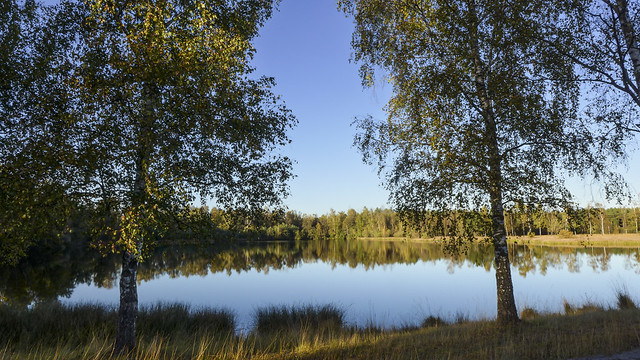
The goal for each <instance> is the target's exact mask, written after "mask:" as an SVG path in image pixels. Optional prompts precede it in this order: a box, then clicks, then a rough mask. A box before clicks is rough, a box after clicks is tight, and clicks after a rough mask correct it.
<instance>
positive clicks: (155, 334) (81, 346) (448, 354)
mask: <svg viewBox="0 0 640 360" xmlns="http://www.w3.org/2000/svg"><path fill="white" fill-rule="evenodd" d="M626 295H627V296H628V294H626ZM565 304H566V305H565V308H569V309H572V310H571V311H567V312H566V313H567V314H568V315H567V314H549V313H539V312H537V311H536V310H534V309H532V308H524V309H523V310H522V312H521V314H522V319H523V321H522V322H520V324H519V325H517V326H513V327H503V326H498V325H497V324H496V323H495V322H494V321H491V320H481V321H469V320H468V319H467V317H465V316H462V315H460V314H458V315H459V316H457V318H456V317H454V319H453V321H452V322H450V323H447V322H446V321H444V320H443V319H442V318H439V317H437V316H428V317H426V318H425V319H424V321H423V322H422V325H421V326H420V327H418V326H404V327H399V328H395V329H393V330H384V329H380V328H355V327H353V326H349V325H348V324H345V322H344V313H343V311H342V310H340V309H339V308H336V307H335V306H330V305H329V306H298V307H267V308H263V309H259V310H257V311H256V314H255V319H254V325H255V327H254V329H253V331H251V332H249V333H247V334H244V335H239V334H237V333H235V331H234V330H233V329H234V325H235V323H234V321H233V316H232V315H231V314H230V313H229V312H227V311H214V310H207V309H190V308H189V307H187V306H185V305H180V304H169V305H155V306H152V307H146V308H144V307H143V308H141V310H140V318H139V321H138V324H139V327H138V344H137V347H136V349H135V350H134V351H133V352H132V353H131V354H126V355H124V356H121V357H115V356H114V355H113V354H112V353H111V350H112V341H113V336H114V334H115V329H114V327H115V319H116V310H115V309H113V308H108V307H106V308H105V307H102V306H98V305H74V306H62V305H59V304H41V305H38V306H34V307H33V308H31V309H22V310H16V309H12V308H9V307H6V306H0V341H1V342H0V359H11V360H13V359H34V360H35V359H95V360H98V359H100V360H102V359H105V360H116V359H118V360H120V359H135V360H159V359H203V360H204V359H516V358H517V359H567V358H572V357H581V356H587V355H593V354H611V353H615V352H621V351H625V350H628V349H631V348H634V347H638V346H640V335H639V334H638V330H637V329H638V328H640V310H639V309H636V308H633V307H622V306H620V305H619V304H613V305H614V306H613V307H611V308H605V307H604V306H603V305H598V304H593V303H590V302H587V303H586V304H583V305H572V304H569V303H568V302H566V301H565ZM525 313H530V314H532V316H524V314H525Z"/></svg>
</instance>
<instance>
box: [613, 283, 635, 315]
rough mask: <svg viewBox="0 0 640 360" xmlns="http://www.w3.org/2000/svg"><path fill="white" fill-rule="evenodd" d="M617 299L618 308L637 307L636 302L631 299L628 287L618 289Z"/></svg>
mask: <svg viewBox="0 0 640 360" xmlns="http://www.w3.org/2000/svg"><path fill="white" fill-rule="evenodd" d="M616 300H617V305H618V309H620V310H625V309H637V308H638V307H637V306H636V303H635V302H634V301H633V299H631V296H630V295H629V292H628V290H627V289H626V288H620V289H618V290H616Z"/></svg>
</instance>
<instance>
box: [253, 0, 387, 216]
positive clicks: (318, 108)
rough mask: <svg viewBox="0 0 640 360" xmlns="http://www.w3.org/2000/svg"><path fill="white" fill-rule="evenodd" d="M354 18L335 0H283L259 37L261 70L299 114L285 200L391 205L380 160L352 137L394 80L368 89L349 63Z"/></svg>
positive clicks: (331, 205) (328, 205) (315, 205)
mask: <svg viewBox="0 0 640 360" xmlns="http://www.w3.org/2000/svg"><path fill="white" fill-rule="evenodd" d="M352 31H353V26H352V21H351V20H350V19H348V18H346V17H345V15H344V14H342V13H340V12H338V10H337V7H336V2H335V0H284V1H282V3H281V4H280V10H279V11H278V12H276V13H274V16H273V18H271V19H270V20H269V21H268V22H267V24H265V26H264V27H263V28H262V29H261V31H260V37H259V38H258V39H256V41H255V42H254V46H255V47H256V50H257V54H256V57H255V58H254V65H255V67H256V68H257V73H258V74H264V75H267V76H273V77H275V79H276V83H277V86H276V88H275V89H274V92H275V93H277V94H279V95H281V96H282V99H283V100H284V101H285V103H286V104H287V106H288V107H289V108H290V109H291V110H292V111H293V113H294V114H295V116H296V117H297V118H298V121H299V124H298V126H297V127H296V129H295V130H293V131H292V132H291V133H290V138H291V139H292V143H291V145H290V146H289V147H288V148H287V149H285V153H286V154H287V155H288V156H290V157H291V158H292V159H294V160H295V161H296V162H297V163H296V164H295V166H294V173H295V174H296V175H297V177H296V178H295V179H294V180H293V181H291V183H290V184H291V196H290V197H289V198H288V199H286V200H285V204H286V205H287V206H288V207H289V208H290V209H292V210H296V211H300V212H303V213H317V214H322V213H326V212H329V210H330V209H335V210H336V211H346V210H348V209H349V208H354V209H357V210H360V209H362V208H363V207H364V206H366V207H370V208H371V207H384V206H386V207H388V206H387V205H386V204H387V197H388V195H387V193H386V192H385V191H384V189H383V188H381V187H380V180H379V179H378V177H377V174H376V171H375V169H374V168H372V167H369V166H366V165H365V164H363V163H362V160H361V156H360V155H359V154H358V153H357V151H356V149H354V148H353V147H352V146H351V144H352V142H353V135H354V132H355V129H354V128H353V127H351V126H350V124H351V123H352V122H353V119H354V117H355V116H365V115H367V114H371V115H373V116H375V117H377V118H382V117H384V112H383V110H382V109H383V107H384V105H385V104H386V102H387V100H388V98H389V95H390V86H386V87H384V86H378V87H376V88H375V89H363V88H362V85H361V81H360V78H359V76H358V66H357V65H356V64H353V63H350V62H349V58H350V56H351V47H350V41H351V33H352Z"/></svg>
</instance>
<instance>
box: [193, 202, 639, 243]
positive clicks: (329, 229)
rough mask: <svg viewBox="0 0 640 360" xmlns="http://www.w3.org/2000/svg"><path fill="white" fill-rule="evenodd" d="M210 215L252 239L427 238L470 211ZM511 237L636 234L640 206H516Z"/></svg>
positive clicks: (485, 228)
mask: <svg viewBox="0 0 640 360" xmlns="http://www.w3.org/2000/svg"><path fill="white" fill-rule="evenodd" d="M193 211H198V212H201V213H203V212H208V213H210V214H211V221H212V223H213V225H214V226H215V227H216V228H217V229H218V230H221V231H222V232H224V233H234V234H235V236H240V237H242V238H248V239H254V240H310V239H353V238H360V237H398V238H407V237H410V238H425V237H427V238H428V237H439V236H448V235H453V234H454V233H455V230H456V229H457V230H458V231H459V232H458V234H459V233H460V232H461V231H462V227H463V226H462V225H463V221H468V219H469V214H470V212H468V211H449V212H448V213H446V214H443V213H442V212H438V211H431V212H429V211H427V212H425V213H424V214H422V215H423V221H421V222H420V223H418V224H417V225H415V224H414V225H411V224H412V223H411V222H407V221H405V219H406V218H407V217H406V216H403V215H402V214H401V213H399V212H396V211H394V210H391V209H380V208H376V209H367V208H366V207H365V208H363V209H362V210H361V211H356V210H354V209H349V210H348V211H346V212H344V211H339V212H336V211H334V210H331V211H330V212H329V213H328V214H324V215H320V216H318V215H315V214H314V215H307V214H302V213H299V212H296V211H286V212H285V211H269V212H264V213H262V214H261V216H259V217H258V220H254V221H250V220H248V219H247V218H245V217H242V216H228V215H229V214H228V213H226V212H225V211H223V210H220V209H211V210H209V209H208V208H206V207H203V208H197V209H193ZM504 216H505V227H506V231H507V234H508V235H509V236H526V235H556V234H559V233H560V232H561V231H564V232H567V231H568V232H571V233H573V234H629V233H638V230H639V227H638V222H639V218H640V208H638V207H628V208H624V207H616V208H608V209H607V208H603V207H587V208H575V207H568V208H566V209H564V210H544V209H542V208H528V207H525V206H519V207H513V208H511V209H509V210H507V211H505V213H504ZM473 218H474V219H475V228H476V230H475V235H476V236H478V237H485V236H488V235H489V233H490V229H491V219H490V217H489V212H488V210H484V211H480V212H475V213H473Z"/></svg>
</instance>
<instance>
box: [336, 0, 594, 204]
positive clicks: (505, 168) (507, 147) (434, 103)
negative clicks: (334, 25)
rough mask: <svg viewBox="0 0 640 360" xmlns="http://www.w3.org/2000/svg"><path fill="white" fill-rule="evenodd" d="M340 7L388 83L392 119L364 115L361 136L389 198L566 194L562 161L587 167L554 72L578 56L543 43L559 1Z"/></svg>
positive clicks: (367, 65)
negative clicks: (559, 54) (557, 54)
mask: <svg viewBox="0 0 640 360" xmlns="http://www.w3.org/2000/svg"><path fill="white" fill-rule="evenodd" d="M340 4H341V7H342V8H343V9H344V10H345V11H346V12H347V13H349V14H352V15H353V16H354V17H355V22H356V31H355V32H354V35H353V41H352V43H353V47H354V51H355V54H354V58H355V60H356V61H358V62H360V63H361V64H362V68H361V74H362V75H363V81H364V82H365V83H366V84H370V81H372V80H373V79H374V78H375V70H376V69H378V67H380V68H382V70H384V71H386V73H385V74H386V75H387V76H388V78H389V81H390V82H391V84H392V85H393V90H394V96H393V98H392V100H391V101H390V102H389V104H388V107H387V110H388V113H389V117H388V118H387V119H386V121H382V122H378V121H374V120H373V119H371V118H365V119H361V120H358V121H357V122H356V124H357V127H358V129H359V130H360V132H359V134H358V135H357V137H356V139H355V144H356V145H357V146H358V148H359V149H360V151H361V152H362V153H363V156H364V158H365V160H366V161H368V162H370V163H376V164H377V165H378V168H379V171H380V172H381V173H382V174H384V175H385V177H386V182H385V183H386V185H387V188H388V189H389V190H390V191H391V201H392V203H393V205H394V207H396V208H398V209H399V210H410V212H409V214H410V215H415V214H420V211H422V210H424V209H440V208H443V207H444V208H446V207H453V208H472V209H480V208H482V207H483V206H484V207H489V206H490V203H489V200H490V199H489V197H490V194H491V193H492V192H495V191H497V190H501V191H502V193H503V198H504V199H503V202H504V204H506V205H507V206H508V205H509V204H513V205H515V204H517V203H526V204H530V205H531V206H533V205H534V204H553V205H559V204H561V203H562V199H565V200H566V199H568V194H567V192H566V190H565V189H564V186H563V184H562V175H561V174H560V173H558V171H557V166H558V165H564V166H567V167H569V168H571V169H573V170H576V171H578V172H581V171H584V169H585V168H588V167H589V166H591V165H589V162H590V161H592V160H593V159H591V155H589V152H588V147H589V143H590V138H589V135H588V134H585V133H584V132H583V130H584V129H582V128H581V125H580V124H579V122H578V121H577V114H576V109H577V100H578V97H577V95H578V89H577V87H576V86H575V83H572V84H569V83H566V82H560V81H550V80H549V77H550V75H551V74H558V73H559V74H564V75H566V77H571V76H572V72H571V64H570V63H569V62H568V61H563V60H562V58H560V57H553V56H552V54H550V53H549V51H548V49H547V47H546V46H545V44H544V43H542V42H541V41H540V40H539V37H540V36H541V35H542V34H544V33H545V32H546V31H548V30H547V29H548V28H552V27H553V26H552V25H553V22H554V21H555V20H554V19H557V18H558V17H559V16H560V14H559V11H558V10H557V9H556V8H557V7H558V6H560V5H561V4H556V3H553V4H551V3H549V2H536V1H525V2H521V1H520V2H519V1H514V2H499V3H496V2H486V3H485V2H477V3H476V2H472V1H460V2H455V3H450V2H442V3H440V2H411V3H407V2H402V1H374V0H371V1H341V2H340ZM507 19H508V20H507ZM478 86H480V87H478ZM493 147H495V151H494V150H492V148H493ZM563 159H564V160H565V161H563ZM495 180H498V182H497V183H495Z"/></svg>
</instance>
